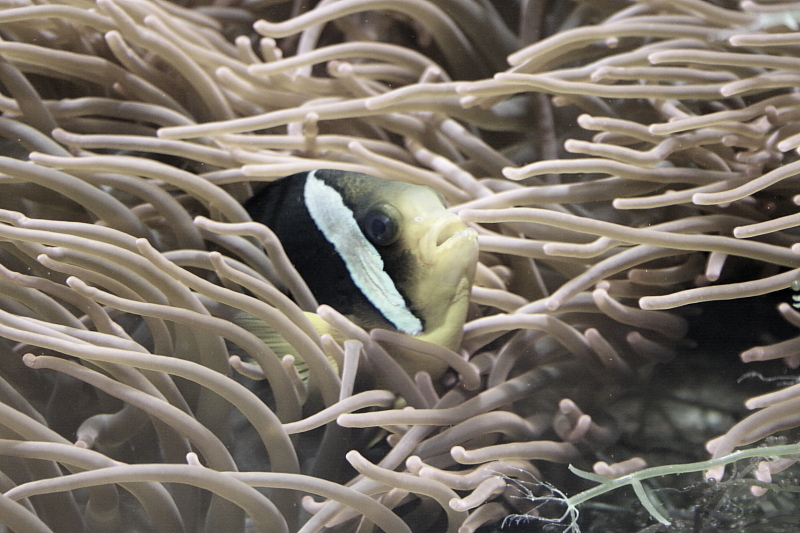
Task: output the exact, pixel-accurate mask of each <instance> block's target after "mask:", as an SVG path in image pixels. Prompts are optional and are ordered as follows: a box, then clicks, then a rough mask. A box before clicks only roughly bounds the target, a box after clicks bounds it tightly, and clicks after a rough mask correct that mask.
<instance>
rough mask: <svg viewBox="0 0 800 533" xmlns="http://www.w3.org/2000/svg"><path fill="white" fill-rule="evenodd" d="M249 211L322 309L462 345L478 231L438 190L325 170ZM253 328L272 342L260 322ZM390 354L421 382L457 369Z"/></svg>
mask: <svg viewBox="0 0 800 533" xmlns="http://www.w3.org/2000/svg"><path fill="white" fill-rule="evenodd" d="M245 208H246V209H247V211H248V212H249V213H250V216H251V217H252V219H253V220H254V221H255V222H260V223H262V224H264V225H266V226H267V227H269V228H270V229H271V230H272V231H273V232H274V233H275V234H276V236H277V237H278V239H279V240H280V241H281V243H282V245H283V248H284V250H285V252H286V254H287V256H288V257H289V260H290V261H291V262H292V263H293V265H294V267H295V268H296V269H297V271H298V273H299V274H300V275H301V276H302V277H303V279H304V280H305V282H306V284H307V285H308V287H309V289H310V291H311V292H312V293H313V295H314V297H315V298H316V299H317V301H318V302H319V304H325V305H328V306H330V307H332V308H334V309H336V310H337V311H338V312H340V313H341V314H343V315H345V316H347V317H348V318H349V319H350V320H351V321H353V322H354V323H355V324H357V325H359V326H361V327H362V328H364V329H366V330H370V329H373V328H383V329H389V330H392V331H398V332H402V333H405V334H408V335H411V336H413V337H416V338H419V339H422V340H425V341H428V342H432V343H435V344H438V345H440V346H444V347H447V348H449V349H451V350H456V349H457V348H458V346H459V345H460V343H461V338H462V332H463V326H464V321H465V320H466V316H467V310H468V307H469V295H470V290H471V287H472V282H473V279H474V277H475V270H476V267H477V262H478V244H477V233H476V232H475V230H474V229H472V228H469V227H467V226H466V225H465V224H464V223H463V222H462V221H461V220H460V219H459V218H458V217H457V216H456V215H455V214H453V213H450V212H449V211H447V209H446V207H445V203H444V200H443V198H442V197H441V195H440V194H439V193H437V192H436V191H435V190H434V189H432V188H430V187H427V186H423V185H414V184H409V183H405V182H399V181H387V180H382V179H378V178H375V177H372V176H368V175H366V174H361V173H356V172H346V171H341V170H331V169H320V170H313V171H310V172H302V173H298V174H294V175H291V176H288V177H285V178H281V179H279V180H277V181H275V182H273V183H271V184H269V185H268V186H266V187H265V188H264V189H262V190H261V191H259V192H258V193H257V194H256V195H254V196H253V197H252V198H251V199H249V200H248V201H247V202H246V203H245ZM252 318H254V317H252ZM237 322H241V320H239V321H237ZM312 322H314V323H315V324H317V323H320V322H321V319H320V320H319V321H312ZM245 327H246V328H247V329H250V330H251V331H253V332H254V333H256V334H258V335H259V336H261V337H262V340H263V339H264V337H265V336H264V335H263V334H259V333H257V332H256V331H254V328H253V327H252V324H250V325H245ZM390 354H391V355H392V356H393V357H394V358H395V360H396V361H397V362H398V363H399V364H400V366H401V367H402V368H403V369H404V370H405V371H406V372H407V373H409V374H410V375H412V376H413V375H414V374H415V373H416V372H418V371H420V370H425V371H428V372H429V373H430V374H431V377H433V378H434V379H436V378H438V377H439V376H441V375H442V374H443V373H444V371H445V370H446V369H447V365H446V364H445V363H443V362H441V361H439V360H438V359H434V358H432V357H430V356H425V355H421V354H418V353H416V352H411V351H407V350H402V349H398V350H391V351H390Z"/></svg>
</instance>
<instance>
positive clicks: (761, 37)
mask: <svg viewBox="0 0 800 533" xmlns="http://www.w3.org/2000/svg"><path fill="white" fill-rule="evenodd" d="M310 4H312V3H310V2H304V1H300V0H298V1H295V2H287V1H273V0H245V1H242V2H236V1H230V2H215V3H213V4H202V3H197V4H191V5H183V6H182V5H178V4H174V3H169V2H166V1H164V0H96V2H91V1H88V0H70V1H69V2H64V3H56V2H49V1H47V0H43V1H39V2H30V1H28V0H0V111H2V116H0V138H2V141H0V146H1V147H2V155H1V156H0V190H2V196H0V208H1V209H0V222H1V224H0V256H1V257H2V262H1V265H2V266H1V267H0V338H1V339H2V343H0V346H2V351H0V357H2V368H3V372H2V376H1V378H2V379H0V395H1V396H0V399H1V400H2V403H0V427H1V428H2V435H0V437H2V440H0V490H2V491H3V492H4V496H2V497H0V523H3V524H5V525H6V526H7V527H8V528H9V529H12V530H14V531H17V532H18V533H21V532H23V531H25V532H28V531H30V532H33V531H36V532H45V531H52V532H56V533H58V532H64V533H75V532H79V531H90V532H93V531H98V532H127V531H156V532H164V533H166V532H179V531H186V532H195V531H226V532H237V531H245V530H246V529H247V530H249V529H248V528H254V529H255V530H258V531H263V532H281V531H287V532H288V531H291V532H295V531H303V532H311V531H319V530H321V529H332V530H335V531H342V532H344V531H358V532H367V531H372V530H374V529H375V528H376V527H377V528H378V529H380V530H382V531H385V532H387V533H389V532H392V533H400V532H411V531H413V532H415V533H423V532H425V531H447V532H451V533H453V532H456V531H458V532H459V533H471V532H473V531H475V530H476V529H477V528H479V527H481V526H482V525H484V524H501V523H502V521H503V520H504V519H505V518H506V517H507V516H509V515H517V516H535V515H536V514H537V513H539V512H542V513H545V512H546V511H547V509H541V510H537V509H533V502H531V501H530V500H531V498H526V497H525V496H526V494H532V493H530V492H528V493H526V492H525V490H523V488H522V487H528V486H532V485H536V486H545V485H556V484H558V483H560V482H562V481H561V480H563V478H564V476H565V475H568V474H567V472H566V464H568V463H576V462H581V461H591V460H594V459H599V458H600V457H601V455H600V453H601V450H603V449H604V447H606V446H608V445H610V444H611V443H613V442H614V441H615V440H616V439H617V438H618V436H619V432H620V429H619V427H618V425H617V423H616V422H615V420H614V419H613V417H612V416H610V414H613V413H609V412H608V411H609V409H608V408H607V407H608V406H609V405H610V404H611V402H612V400H613V399H615V398H617V397H618V394H619V393H620V392H621V391H625V390H629V389H630V388H631V386H632V385H634V384H635V383H637V382H639V380H640V379H642V378H643V377H644V376H646V375H648V374H650V373H651V372H652V371H653V369H654V368H656V367H658V365H659V364H664V363H669V362H670V361H671V360H673V359H674V358H675V357H676V355H678V354H681V353H685V350H686V349H687V348H689V347H690V346H691V341H690V340H688V339H687V332H688V330H689V327H690V324H689V318H690V317H691V316H692V313H691V309H693V308H692V307H691V306H690V304H696V303H699V302H710V301H720V300H733V299H741V298H747V297H754V296H763V295H768V294H772V293H778V291H782V290H785V289H787V288H789V287H791V286H792V284H793V282H795V281H797V280H798V278H800V255H798V253H800V247H799V245H797V244H796V242H797V240H798V233H797V230H796V229H795V228H796V226H798V225H800V214H798V212H797V205H798V204H800V197H798V196H795V195H794V191H795V190H796V189H795V187H797V178H796V176H797V174H798V173H800V161H798V159H797V156H796V149H797V148H798V147H799V146H800V127H798V124H800V122H798V118H800V97H799V96H798V93H797V92H796V86H797V84H798V82H799V81H800V75H798V71H799V70H800V59H797V55H798V46H800V38H799V37H798V34H797V33H796V32H795V31H794V30H796V29H797V24H798V23H797V15H798V12H797V11H796V10H795V11H792V10H790V9H789V7H787V6H786V5H784V4H773V3H770V2H764V3H756V2H753V1H749V0H745V1H742V2H741V3H740V4H738V5H734V3H733V2H727V1H723V2H718V3H711V2H707V1H704V0H672V1H670V2H660V1H655V0H638V1H631V2H628V1H622V0H620V1H602V2H600V1H592V0H587V1H581V2H578V3H575V4H573V3H572V2H570V1H568V0H557V1H555V2H551V3H550V4H552V9H547V10H546V9H545V5H546V4H547V3H545V2H536V1H530V0H522V1H520V2H506V1H495V2H491V1H489V0H486V1H480V0H462V1H457V0H433V1H428V2H425V1H422V0H391V1H384V0H338V1H331V0H322V1H321V2H319V3H317V4H316V5H313V6H312V5H310ZM548 5H549V4H548ZM319 168H331V169H341V170H348V171H356V172H362V173H366V174H370V175H373V176H376V177H378V178H383V179H390V180H402V181H407V182H410V183H416V184H424V185H428V186H430V187H432V188H434V189H435V190H436V191H438V192H439V193H440V194H441V196H442V197H443V198H444V199H445V201H446V202H447V205H448V207H449V209H450V210H451V211H452V212H454V213H456V214H458V215H459V216H460V217H461V219H462V220H463V221H465V222H467V223H469V224H470V225H471V226H472V227H473V228H475V230H476V231H477V232H478V234H479V237H478V242H479V246H480V263H479V265H478V270H477V275H476V280H475V285H474V287H473V290H472V297H471V298H472V306H471V310H470V314H469V317H468V321H467V323H466V325H465V326H464V340H463V342H462V345H461V346H460V348H459V350H457V351H456V352H451V351H450V350H446V349H444V348H442V347H440V346H435V345H430V344H427V343H424V342H421V341H417V342H414V340H413V339H408V338H406V337H404V336H403V335H400V334H398V333H396V332H388V331H383V330H374V331H364V330H363V329H360V328H359V327H357V326H356V325H354V324H353V323H351V322H350V321H349V320H348V319H347V318H346V317H344V316H342V315H340V314H339V313H337V312H336V311H335V310H333V309H331V308H328V307H325V306H321V307H317V305H316V302H315V300H314V298H313V296H312V295H311V294H310V293H309V291H308V289H307V287H305V283H304V281H303V280H302V279H301V278H300V277H299V276H298V275H297V273H296V272H295V271H294V269H293V267H292V265H291V263H290V262H289V261H288V259H287V258H286V256H285V255H284V253H283V251H282V249H281V246H280V243H279V242H278V241H277V240H276V239H275V237H274V235H272V234H271V232H270V231H269V230H268V229H267V228H265V227H264V226H262V225H260V224H256V223H253V222H252V221H251V220H250V216H249V215H248V213H247V212H246V211H245V210H244V208H243V207H242V203H243V202H244V201H245V200H246V199H247V198H249V197H250V196H252V194H253V193H254V191H257V190H258V189H259V188H260V187H261V186H262V184H263V183H264V182H270V181H273V180H276V179H279V178H280V177H283V176H287V175H290V174H294V173H297V172H303V171H309V170H313V169H319ZM795 170H796V171H797V172H795ZM686 306H689V307H688V308H687V307H686ZM779 310H780V313H781V314H782V315H783V317H784V318H786V320H787V321H788V322H790V323H791V324H793V325H795V326H798V327H800V314H798V313H797V312H796V311H794V310H793V309H791V307H790V306H789V305H788V304H785V303H784V304H782V305H781V306H780V307H779ZM240 311H244V312H247V313H250V314H252V315H254V316H256V317H258V319H260V320H262V321H264V322H266V323H267V324H269V325H270V326H272V327H273V328H274V329H276V330H278V331H280V332H281V334H282V335H283V336H284V337H285V339H286V340H287V342H289V344H291V345H292V346H293V347H294V348H295V349H296V350H297V352H298V353H301V354H302V357H303V359H304V361H305V362H306V363H307V365H308V367H309V378H308V379H309V380H310V381H309V382H305V381H304V380H303V379H300V377H299V376H298V375H297V374H296V370H295V367H294V364H293V363H294V359H293V358H292V357H291V356H287V357H284V354H281V353H277V354H276V353H274V352H273V351H271V350H270V349H269V348H268V347H267V346H266V345H265V344H264V343H263V342H261V340H259V339H258V337H256V336H255V335H253V334H252V333H251V332H249V331H247V330H245V329H243V328H242V327H240V326H238V325H237V324H236V323H234V321H233V317H234V316H235V315H236V313H238V312H240ZM303 311H307V312H315V313H317V314H318V315H319V316H320V317H322V319H324V320H325V321H327V322H328V323H329V324H331V326H332V327H333V328H334V329H336V330H338V331H339V332H340V334H341V338H343V339H346V340H345V341H343V342H337V341H335V340H334V339H333V338H332V337H330V336H328V335H322V336H320V335H319V334H318V333H317V331H316V330H315V329H314V328H313V327H311V326H310V324H309V323H308V321H307V320H306V319H305V315H304V314H303ZM774 320H778V315H777V314H775V317H774ZM798 339H800V337H798V338H794V339H790V340H785V341H780V342H777V343H775V342H773V341H769V342H766V343H765V344H769V346H765V347H761V348H753V349H750V350H747V351H745V352H744V353H743V354H742V356H743V358H744V359H745V360H746V361H751V360H764V359H775V358H783V359H784V360H785V362H786V363H787V365H788V366H789V367H791V368H795V367H797V366H798V365H800V341H798ZM392 343H402V344H403V345H404V346H405V347H406V348H408V349H412V350H418V351H421V352H423V353H426V354H428V355H430V356H433V357H437V358H440V359H444V360H445V361H448V364H449V365H450V367H451V369H450V370H449V371H448V372H447V373H446V374H445V375H444V376H443V377H442V378H440V379H437V380H435V381H434V380H433V379H431V377H430V376H429V375H427V374H426V373H424V372H420V373H418V374H417V375H414V376H409V375H407V374H406V373H405V372H404V371H403V370H402V368H401V367H400V366H399V365H398V364H396V363H395V362H394V361H393V360H392V358H391V357H390V356H388V354H387V350H386V347H387V346H389V345H391V344H392ZM333 363H335V364H333ZM662 366H663V365H662ZM376 372H379V373H381V375H382V376H383V377H384V378H386V379H383V380H382V381H381V383H391V385H392V387H393V390H371V389H370V388H369V387H364V386H363V381H364V380H363V379H362V378H363V377H364V376H369V375H370V374H372V373H376ZM310 385H313V386H314V387H316V388H317V389H318V390H319V395H320V397H321V405H320V406H319V408H318V409H313V410H312V409H310V408H309V406H308V404H307V403H306V397H307V395H308V388H309V386H310ZM798 394H800V393H798V392H797V386H794V387H788V388H786V389H784V390H781V391H779V392H778V393H774V394H772V395H770V396H767V397H759V398H755V399H753V400H751V401H750V402H749V403H748V407H750V408H753V409H761V410H760V411H759V412H758V413H755V414H753V415H752V416H750V417H748V418H746V419H744V420H743V421H741V422H739V423H738V424H737V425H735V426H733V428H732V429H730V431H728V432H727V433H726V434H725V435H724V436H723V437H721V438H720V439H719V440H715V441H712V442H711V443H710V444H709V451H710V452H711V453H712V455H713V456H714V457H718V456H723V455H725V454H727V453H729V452H730V451H732V450H733V449H734V448H736V447H738V446H742V445H745V444H750V443H753V442H756V441H759V440H761V439H764V438H765V437H767V436H770V435H772V434H775V433H777V432H778V431H781V430H786V429H789V428H793V427H796V426H798V425H800V419H798V416H797V403H798V401H800V400H798ZM304 407H305V409H304ZM623 459H625V460H627V459H630V460H631V461H629V462H625V463H622V464H621V465H613V464H612V465H608V464H606V463H598V465H597V467H596V469H595V470H596V472H597V473H598V474H603V475H607V476H617V475H624V474H626V473H628V472H630V471H633V470H637V469H641V468H643V467H644V463H643V462H642V461H641V460H638V459H635V458H631V457H621V458H620V460H623ZM789 462H790V460H781V461H773V462H765V463H763V466H761V467H759V468H758V470H757V472H756V476H755V477H756V480H755V481H754V483H756V484H758V483H760V484H761V485H760V487H759V488H763V486H764V485H765V483H767V482H769V481H770V480H771V475H772V474H773V473H775V472H777V471H778V470H779V469H782V468H785V467H786V466H787V465H788V464H789ZM722 474H723V473H722V471H721V470H718V469H717V470H713V471H711V472H709V474H708V475H709V476H711V477H714V478H721V476H722ZM119 488H122V489H124V490H119ZM755 492H761V491H759V490H756V491H755Z"/></svg>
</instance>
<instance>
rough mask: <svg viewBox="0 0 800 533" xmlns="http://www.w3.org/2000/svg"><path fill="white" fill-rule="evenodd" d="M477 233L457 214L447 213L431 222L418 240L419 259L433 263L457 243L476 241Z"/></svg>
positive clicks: (426, 262) (429, 263)
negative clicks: (429, 226)
mask: <svg viewBox="0 0 800 533" xmlns="http://www.w3.org/2000/svg"><path fill="white" fill-rule="evenodd" d="M477 238H478V234H477V232H476V231H475V230H474V229H472V228H468V227H467V226H466V225H465V224H464V222H463V221H462V220H461V219H460V218H458V216H457V215H455V214H452V213H448V214H447V215H445V216H442V217H440V218H439V219H437V220H436V222H434V223H433V225H432V226H431V228H430V229H429V230H428V232H427V233H426V234H425V235H423V237H422V239H421V240H420V251H421V257H420V260H421V261H422V262H423V263H425V264H426V265H433V264H435V263H436V262H437V261H438V260H439V258H440V257H441V255H442V254H443V253H449V252H450V251H451V250H452V249H453V248H454V247H456V246H458V245H459V243H462V242H466V241H475V242H477Z"/></svg>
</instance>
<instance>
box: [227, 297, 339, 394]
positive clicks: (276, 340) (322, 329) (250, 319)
mask: <svg viewBox="0 0 800 533" xmlns="http://www.w3.org/2000/svg"><path fill="white" fill-rule="evenodd" d="M305 314H306V316H307V317H308V319H309V320H310V321H311V324H312V325H313V326H314V329H316V330H317V332H318V333H319V334H320V335H322V334H325V333H327V334H329V335H331V336H332V337H333V338H334V339H336V341H337V342H343V341H344V339H343V338H342V336H341V334H339V333H338V332H336V331H335V330H334V329H333V328H332V327H331V326H330V325H329V324H328V323H327V322H325V321H324V320H322V319H321V318H320V317H319V316H318V315H316V314H314V313H305ZM233 322H234V324H236V325H237V326H240V327H242V328H244V329H246V330H247V331H249V332H250V333H252V334H253V335H255V336H256V337H258V338H259V339H261V342H263V343H264V344H266V345H267V346H268V347H269V348H270V349H271V350H272V351H273V352H275V355H277V356H278V357H283V356H284V355H291V356H292V357H294V361H295V362H294V366H295V369H296V370H297V373H298V374H299V375H300V378H301V379H302V381H303V383H304V384H306V385H308V365H307V364H306V362H305V361H304V360H303V356H302V355H300V354H299V353H298V352H297V350H295V348H294V346H292V345H291V344H289V343H288V342H286V339H284V338H283V337H282V336H281V334H280V333H279V332H278V331H277V330H275V329H274V328H273V327H271V326H269V325H268V324H266V323H265V322H264V321H262V320H261V319H259V318H258V317H255V316H253V315H251V314H250V313H245V312H240V313H238V314H237V315H236V316H235V317H234V319H233ZM328 362H329V363H330V364H331V366H333V368H334V370H335V371H336V372H338V365H337V364H336V361H335V360H333V359H332V358H331V357H328Z"/></svg>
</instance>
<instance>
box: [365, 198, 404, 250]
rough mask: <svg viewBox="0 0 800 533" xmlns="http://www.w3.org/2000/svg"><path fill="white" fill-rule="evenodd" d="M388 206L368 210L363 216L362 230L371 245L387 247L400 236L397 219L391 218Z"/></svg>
mask: <svg viewBox="0 0 800 533" xmlns="http://www.w3.org/2000/svg"><path fill="white" fill-rule="evenodd" d="M389 207H390V206H387V205H380V206H376V207H373V208H372V209H370V210H369V211H368V212H367V214H366V215H365V216H364V222H363V224H362V229H363V230H364V235H366V237H367V239H369V241H370V242H371V243H372V244H375V245H378V246H388V245H390V244H392V243H394V242H395V241H396V240H397V237H398V236H399V235H400V232H399V231H398V229H399V228H398V225H397V223H396V220H397V217H393V216H392V214H393V213H391V211H392V210H391V209H390V208H389Z"/></svg>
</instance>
